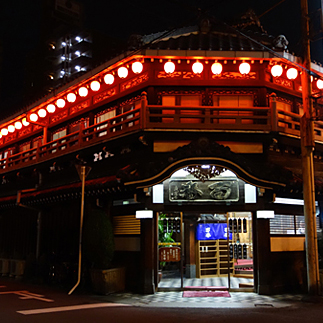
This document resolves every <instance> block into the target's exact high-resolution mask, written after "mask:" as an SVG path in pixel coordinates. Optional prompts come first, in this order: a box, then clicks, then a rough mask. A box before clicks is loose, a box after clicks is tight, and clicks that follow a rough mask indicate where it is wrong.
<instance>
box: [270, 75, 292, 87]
mask: <svg viewBox="0 0 323 323" xmlns="http://www.w3.org/2000/svg"><path fill="white" fill-rule="evenodd" d="M273 83H275V84H278V85H281V86H284V87H287V88H289V89H292V88H293V82H292V81H290V80H286V79H283V78H280V77H275V78H274V79H273Z"/></svg>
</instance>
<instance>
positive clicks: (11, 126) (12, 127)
mask: <svg viewBox="0 0 323 323" xmlns="http://www.w3.org/2000/svg"><path fill="white" fill-rule="evenodd" d="M15 130H16V128H15V126H14V125H12V124H11V125H10V126H9V127H8V131H9V132H11V133H13V132H15Z"/></svg>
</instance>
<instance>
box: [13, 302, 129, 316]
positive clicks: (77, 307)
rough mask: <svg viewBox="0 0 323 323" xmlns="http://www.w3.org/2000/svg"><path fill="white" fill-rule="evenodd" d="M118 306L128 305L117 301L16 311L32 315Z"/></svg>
mask: <svg viewBox="0 0 323 323" xmlns="http://www.w3.org/2000/svg"><path fill="white" fill-rule="evenodd" d="M119 306H129V305H126V304H117V303H96V304H83V305H72V306H60V307H49V308H39V309H34V310H25V311H17V313H19V314H23V315H33V314H44V313H54V312H66V311H75V310H85V309H91V308H100V307H119Z"/></svg>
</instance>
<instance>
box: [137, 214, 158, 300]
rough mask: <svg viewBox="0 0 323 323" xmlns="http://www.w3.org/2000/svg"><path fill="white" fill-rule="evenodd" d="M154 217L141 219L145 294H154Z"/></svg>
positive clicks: (143, 287)
mask: <svg viewBox="0 0 323 323" xmlns="http://www.w3.org/2000/svg"><path fill="white" fill-rule="evenodd" d="M154 231H155V230H154V219H142V220H141V253H140V254H141V259H140V260H141V261H140V263H141V268H140V271H141V280H142V281H141V292H142V293H143V294H154V293H155V283H154V264H155V260H154V259H155V257H154V255H155V249H154V246H155V244H154V239H155V234H154Z"/></svg>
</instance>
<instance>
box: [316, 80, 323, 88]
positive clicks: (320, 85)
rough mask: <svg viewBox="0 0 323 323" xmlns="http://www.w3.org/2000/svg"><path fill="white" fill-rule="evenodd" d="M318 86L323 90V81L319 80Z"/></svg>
mask: <svg viewBox="0 0 323 323" xmlns="http://www.w3.org/2000/svg"><path fill="white" fill-rule="evenodd" d="M316 86H317V88H318V89H319V90H322V89H323V81H322V80H317V81H316Z"/></svg>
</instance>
